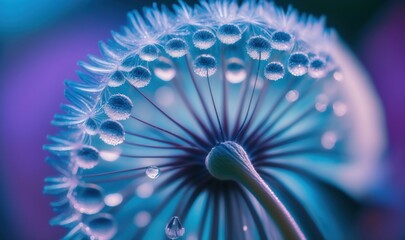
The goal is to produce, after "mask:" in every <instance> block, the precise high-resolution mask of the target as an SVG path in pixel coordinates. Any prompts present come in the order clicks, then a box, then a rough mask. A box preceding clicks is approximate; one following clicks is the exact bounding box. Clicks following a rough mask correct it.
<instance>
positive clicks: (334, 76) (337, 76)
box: [333, 71, 343, 82]
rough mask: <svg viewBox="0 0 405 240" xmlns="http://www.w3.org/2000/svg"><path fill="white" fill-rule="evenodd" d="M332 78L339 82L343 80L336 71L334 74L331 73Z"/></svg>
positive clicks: (340, 74)
mask: <svg viewBox="0 0 405 240" xmlns="http://www.w3.org/2000/svg"><path fill="white" fill-rule="evenodd" d="M333 78H334V79H335V80H336V81H338V82H341V81H342V80H343V73H342V72H339V71H336V72H335V73H333Z"/></svg>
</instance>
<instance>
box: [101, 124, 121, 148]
mask: <svg viewBox="0 0 405 240" xmlns="http://www.w3.org/2000/svg"><path fill="white" fill-rule="evenodd" d="M99 135H100V139H101V140H103V142H105V143H107V144H109V145H114V146H115V145H118V144H121V143H123V142H124V139H125V132H124V127H123V126H122V125H121V124H120V123H119V122H116V121H112V120H106V121H104V122H103V123H101V125H100V131H99Z"/></svg>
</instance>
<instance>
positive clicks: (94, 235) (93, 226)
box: [85, 213, 117, 240]
mask: <svg viewBox="0 0 405 240" xmlns="http://www.w3.org/2000/svg"><path fill="white" fill-rule="evenodd" d="M85 225H86V228H85V232H86V233H87V234H88V235H89V236H90V238H91V239H100V240H108V239H111V238H113V237H114V235H115V234H116V233H117V223H116V221H115V219H114V217H113V216H111V215H110V214H107V213H100V214H97V215H94V216H91V217H90V218H88V219H87V220H86V221H85Z"/></svg>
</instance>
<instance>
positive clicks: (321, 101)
mask: <svg viewBox="0 0 405 240" xmlns="http://www.w3.org/2000/svg"><path fill="white" fill-rule="evenodd" d="M328 103H329V100H328V97H327V96H326V95H325V94H319V95H318V96H317V97H316V102H315V108H316V110H318V112H325V111H326V108H327V107H328Z"/></svg>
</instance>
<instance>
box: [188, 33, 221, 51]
mask: <svg viewBox="0 0 405 240" xmlns="http://www.w3.org/2000/svg"><path fill="white" fill-rule="evenodd" d="M216 40H217V39H216V38H215V35H214V33H213V32H211V31H210V30H206V29H201V30H198V31H197V32H195V33H194V35H193V43H194V46H195V47H196V48H199V49H209V48H210V47H212V46H214V44H215V42H216Z"/></svg>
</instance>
